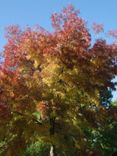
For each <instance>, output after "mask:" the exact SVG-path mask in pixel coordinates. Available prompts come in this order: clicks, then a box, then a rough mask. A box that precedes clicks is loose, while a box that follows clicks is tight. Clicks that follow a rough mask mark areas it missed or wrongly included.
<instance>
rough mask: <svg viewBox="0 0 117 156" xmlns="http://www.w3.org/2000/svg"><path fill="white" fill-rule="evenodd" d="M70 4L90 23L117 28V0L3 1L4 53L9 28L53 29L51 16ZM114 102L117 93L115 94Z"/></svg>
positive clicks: (0, 24)
mask: <svg viewBox="0 0 117 156" xmlns="http://www.w3.org/2000/svg"><path fill="white" fill-rule="evenodd" d="M68 4H73V5H74V6H75V7H76V8H77V9H80V12H81V14H80V15H81V16H82V17H83V18H84V19H85V20H86V21H88V22H89V25H91V23H93V22H97V23H103V24H104V26H105V29H106V30H110V29H117V0H0V50H3V46H4V44H5V38H4V33H5V27H7V26H8V25H12V24H13V25H14V24H18V25H20V26H26V25H29V26H34V25H37V24H39V25H41V26H42V27H44V28H46V29H48V30H52V27H51V22H50V16H51V14H52V13H53V12H58V11H60V10H61V9H62V8H63V7H65V6H66V5H68ZM113 95H114V99H115V98H117V92H114V93H113Z"/></svg>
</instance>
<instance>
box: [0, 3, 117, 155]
mask: <svg viewBox="0 0 117 156" xmlns="http://www.w3.org/2000/svg"><path fill="white" fill-rule="evenodd" d="M52 25H53V28H54V31H52V32H48V31H46V30H45V29H43V28H41V27H38V28H35V29H33V28H29V27H28V28H26V29H24V30H21V29H20V28H19V27H18V26H10V27H8V29H7V44H6V45H5V47H4V60H3V62H2V63H1V67H0V113H1V114H0V122H1V125H2V126H1V128H0V131H1V133H0V134H1V136H0V138H1V140H3V141H5V142H7V144H5V146H4V144H3V146H4V148H5V149H6V150H5V152H6V155H8V154H9V153H10V154H11V155H12V156H17V155H21V153H20V152H21V151H22V149H23V148H25V145H26V144H28V143H29V142H34V141H36V140H38V138H39V139H41V140H43V141H45V142H48V143H50V144H51V150H50V155H52V154H53V153H57V152H58V151H59V153H62V154H63V155H64V153H66V155H70V156H71V155H78V154H81V155H83V152H84V153H85V152H89V151H88V149H87V148H88V143H87V141H88V140H87V139H88V138H87V135H86V134H85V129H88V128H89V129H90V128H91V129H92V128H93V129H96V128H99V127H100V126H103V125H104V122H105V119H106V118H107V117H108V113H107V112H108V111H107V108H106V107H104V106H103V105H102V102H103V99H104V98H103V97H105V96H104V95H105V94H103V93H106V92H108V91H109V90H111V89H115V84H114V82H112V79H113V78H114V77H115V76H116V75H117V45H116V44H108V43H106V40H102V39H99V40H97V41H95V43H94V44H93V45H92V44H91V34H90V33H89V31H88V29H87V27H86V23H85V21H84V20H83V19H82V18H81V17H80V16H79V12H78V11H77V10H74V8H73V6H71V5H70V6H68V7H67V8H65V9H63V11H62V12H61V13H60V14H57V13H55V14H53V15H52ZM104 102H105V101H104ZM14 147H16V148H14ZM96 152H97V153H98V152H99V151H96ZM89 153H90V152H89ZM87 155H88V154H87Z"/></svg>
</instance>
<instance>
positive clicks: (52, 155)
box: [50, 145, 55, 156]
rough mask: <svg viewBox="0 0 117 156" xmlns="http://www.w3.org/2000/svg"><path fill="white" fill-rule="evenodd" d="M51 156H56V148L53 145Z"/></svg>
mask: <svg viewBox="0 0 117 156" xmlns="http://www.w3.org/2000/svg"><path fill="white" fill-rule="evenodd" d="M50 156H55V146H54V145H51V147H50Z"/></svg>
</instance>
